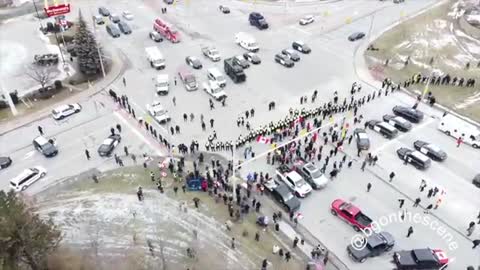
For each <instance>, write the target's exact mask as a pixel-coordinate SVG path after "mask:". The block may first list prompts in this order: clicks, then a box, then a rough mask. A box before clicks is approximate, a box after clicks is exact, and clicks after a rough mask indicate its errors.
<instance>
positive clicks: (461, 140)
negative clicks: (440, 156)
mask: <svg viewBox="0 0 480 270" xmlns="http://www.w3.org/2000/svg"><path fill="white" fill-rule="evenodd" d="M462 142H463V139H462V137H458V139H457V147H460V144H462Z"/></svg>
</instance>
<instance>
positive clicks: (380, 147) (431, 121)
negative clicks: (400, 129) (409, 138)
mask: <svg viewBox="0 0 480 270" xmlns="http://www.w3.org/2000/svg"><path fill="white" fill-rule="evenodd" d="M434 120H435V119H434V118H431V117H429V118H428V119H427V120H425V121H423V123H421V124H420V125H418V126H416V127H414V128H412V130H410V131H409V132H404V133H403V134H402V135H400V136H397V137H396V138H395V139H393V140H389V141H387V142H386V143H384V144H383V145H381V146H379V147H378V148H375V150H373V151H372V154H377V153H379V152H380V151H381V150H383V149H384V148H386V147H387V146H390V145H391V144H393V143H394V142H396V141H400V139H401V138H403V137H405V136H406V135H408V134H409V133H411V132H413V130H414V129H419V128H422V127H424V126H426V125H428V124H431V123H433V121H434Z"/></svg>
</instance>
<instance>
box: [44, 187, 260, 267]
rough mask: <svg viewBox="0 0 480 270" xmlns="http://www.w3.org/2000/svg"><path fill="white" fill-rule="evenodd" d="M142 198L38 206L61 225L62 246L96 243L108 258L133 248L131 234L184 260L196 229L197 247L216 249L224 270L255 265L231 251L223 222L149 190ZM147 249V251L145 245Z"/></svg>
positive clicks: (83, 196) (101, 197) (72, 199)
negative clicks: (183, 206) (225, 267)
mask: <svg viewBox="0 0 480 270" xmlns="http://www.w3.org/2000/svg"><path fill="white" fill-rule="evenodd" d="M144 195H145V200H144V201H143V202H139V201H138V199H137V196H136V195H135V194H134V193H133V192H132V195H129V194H114V193H110V194H94V193H89V192H77V193H69V194H68V195H63V196H61V197H57V198H54V199H46V200H44V201H40V202H39V203H38V208H39V209H40V210H39V214H40V215H41V216H48V217H51V218H52V219H53V221H54V223H55V224H58V225H59V226H60V228H61V229H62V231H63V232H64V240H63V241H64V242H66V243H67V244H69V245H72V246H76V247H79V248H90V247H91V245H92V241H94V240H96V242H97V243H99V245H100V247H101V250H102V253H103V254H108V256H110V257H121V256H123V255H124V254H125V250H127V249H128V248H131V247H132V245H134V244H133V243H134V241H133V239H134V235H135V237H136V238H138V239H143V240H142V243H141V244H139V245H140V246H142V245H145V241H146V239H150V240H151V241H152V243H153V244H154V246H157V247H158V246H159V244H160V242H162V243H164V245H165V253H166V255H167V256H168V258H169V260H173V261H182V260H184V259H185V256H186V248H187V247H189V246H192V242H194V237H193V235H194V233H193V232H194V230H197V232H198V238H197V239H198V240H196V243H197V244H198V245H199V248H200V249H205V250H209V249H212V250H213V249H215V250H216V252H218V253H219V254H218V255H220V256H222V258H221V260H222V262H225V264H229V265H235V267H233V268H228V269H241V270H243V269H245V270H247V269H253V268H254V266H255V265H254V262H252V261H251V260H250V259H249V258H248V257H247V256H246V255H244V254H242V253H241V252H240V251H238V249H236V250H234V251H232V250H231V249H230V247H229V246H228V245H229V241H230V237H229V236H228V235H227V234H226V233H225V231H224V230H223V229H222V228H223V227H224V226H223V224H220V223H219V222H218V221H216V220H214V219H213V218H211V217H209V216H206V215H204V214H202V213H201V212H200V211H197V210H195V209H192V208H189V209H188V211H187V212H184V211H182V210H181V209H180V204H179V202H178V201H176V200H173V199H171V198H168V197H167V196H165V195H162V194H160V193H158V192H157V191H154V190H150V191H148V190H147V191H144ZM145 250H146V251H145V252H146V253H147V252H148V248H147V247H146V245H145ZM212 259H213V258H212ZM239 262H241V263H239Z"/></svg>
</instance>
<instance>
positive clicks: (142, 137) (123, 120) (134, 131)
mask: <svg viewBox="0 0 480 270" xmlns="http://www.w3.org/2000/svg"><path fill="white" fill-rule="evenodd" d="M113 114H114V115H115V116H116V117H117V118H118V119H119V120H120V121H122V123H123V124H125V125H126V126H127V127H128V128H130V130H131V131H132V132H133V133H134V134H135V135H137V137H138V138H140V139H141V140H142V141H143V142H144V143H145V144H147V145H148V146H150V147H151V148H152V149H154V150H155V153H156V154H157V155H159V156H164V154H163V153H162V152H161V151H159V150H158V148H157V147H155V146H154V145H153V144H152V143H151V142H150V141H149V140H148V139H147V138H145V136H143V135H142V133H140V131H138V130H137V129H136V128H135V127H134V126H132V125H131V124H130V123H129V122H128V121H127V120H126V119H125V118H123V116H122V115H121V114H120V113H119V112H114V113H113Z"/></svg>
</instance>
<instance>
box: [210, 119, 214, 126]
mask: <svg viewBox="0 0 480 270" xmlns="http://www.w3.org/2000/svg"><path fill="white" fill-rule="evenodd" d="M213 123H214V120H213V118H211V119H210V127H211V128H213Z"/></svg>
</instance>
